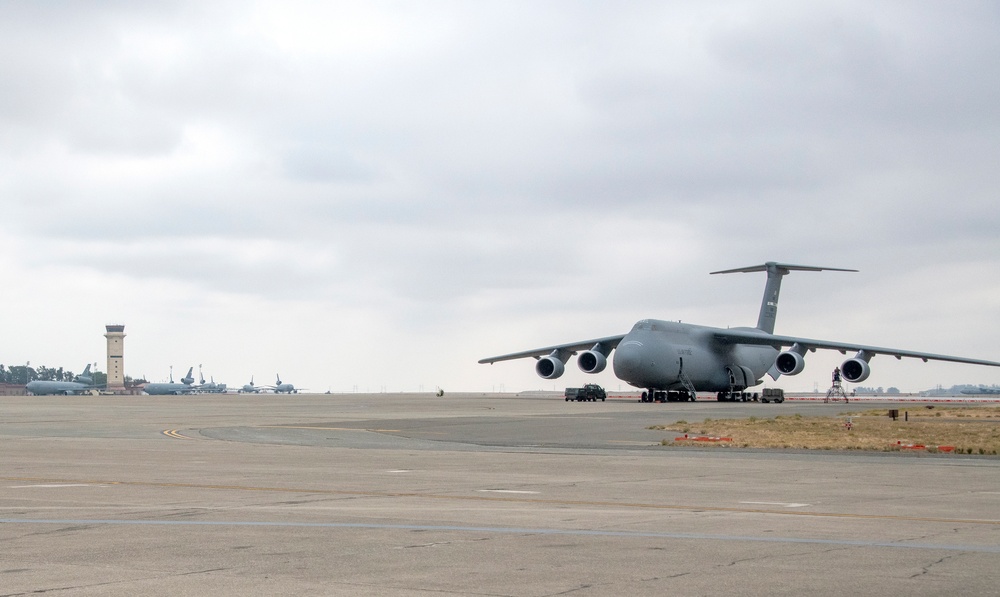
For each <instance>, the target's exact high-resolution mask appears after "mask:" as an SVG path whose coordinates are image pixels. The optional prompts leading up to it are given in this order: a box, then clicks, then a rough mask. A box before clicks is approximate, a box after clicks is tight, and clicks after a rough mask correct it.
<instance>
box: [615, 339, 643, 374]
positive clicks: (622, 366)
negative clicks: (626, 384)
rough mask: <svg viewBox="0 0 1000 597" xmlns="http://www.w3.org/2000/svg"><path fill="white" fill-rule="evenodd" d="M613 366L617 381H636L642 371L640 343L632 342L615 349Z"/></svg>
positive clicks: (623, 343) (624, 343)
mask: <svg viewBox="0 0 1000 597" xmlns="http://www.w3.org/2000/svg"><path fill="white" fill-rule="evenodd" d="M613 366H614V369H615V375H616V376H617V377H618V379H622V380H625V381H632V380H634V379H636V378H637V377H638V376H639V373H640V371H641V370H642V369H643V362H642V343H641V342H637V341H635V340H632V341H628V342H622V343H621V344H619V345H618V348H616V349H615V358H614V361H613Z"/></svg>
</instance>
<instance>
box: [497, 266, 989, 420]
mask: <svg viewBox="0 0 1000 597" xmlns="http://www.w3.org/2000/svg"><path fill="white" fill-rule="evenodd" d="M824 270H830V271H846V272H853V271H857V270H845V269H840V268H832V267H815V266H808V265H789V264H785V263H777V262H774V261H769V262H767V263H765V264H763V265H754V266H749V267H741V268H737V269H730V270H724V271H718V272H712V274H731V273H737V272H767V283H766V285H765V287H764V297H763V300H762V301H761V305H760V314H759V316H758V318H757V327H753V328H750V327H740V328H727V329H722V328H714V327H706V326H700V325H693V324H688V323H680V322H676V321H662V320H658V319H643V320H641V321H639V322H637V323H636V324H635V325H634V326H633V327H632V331H630V332H629V333H627V334H622V335H619V336H608V337H606V338H596V339H593V340H582V341H580V342H571V343H569V344H558V345H555V346H548V347H545V348H536V349H533V350H525V351H522V352H515V353H511V354H505V355H500V356H495V357H489V358H485V359H482V360H480V361H479V362H480V363H490V364H492V363H496V362H499V361H507V360H512V359H521V358H526V357H534V358H535V359H537V361H538V362H537V363H536V364H535V372H536V373H538V375H539V377H541V378H542V379H556V378H558V377H559V376H560V375H562V374H563V372H564V371H565V365H566V361H567V360H568V359H569V358H570V357H571V356H573V355H575V354H577V353H579V355H580V356H579V357H578V358H577V365H578V366H579V367H580V369H581V370H582V371H583V372H584V373H600V372H601V371H603V370H604V369H605V367H607V364H608V356H609V355H610V354H611V352H612V351H614V352H615V354H614V357H613V367H614V372H615V376H617V377H618V379H620V380H622V381H624V382H626V383H628V384H629V385H632V386H634V387H637V388H643V389H645V390H646V391H645V392H643V394H642V401H643V402H653V401H654V400H656V401H659V400H669V401H674V400H694V399H695V392H717V393H718V398H719V400H727V399H733V397H734V396H736V395H737V394H738V393H739V392H742V391H743V390H745V389H747V388H749V387H752V386H755V385H758V384H760V383H763V381H762V378H763V376H764V374H765V373H766V374H768V375H770V376H771V378H772V379H775V380H776V379H778V377H780V376H781V375H797V374H799V373H801V372H802V370H803V369H804V368H805V355H806V352H807V351H811V352H814V351H816V349H820V348H821V349H830V350H837V351H839V352H840V353H841V354H846V353H847V352H848V351H852V352H853V351H857V352H856V354H855V355H854V356H853V357H851V358H849V359H847V360H846V361H844V363H843V364H842V365H841V366H840V370H841V375H842V376H843V379H844V380H845V381H848V382H851V383H859V382H862V381H864V380H866V379H867V378H868V376H869V375H870V374H871V368H870V366H869V362H870V361H871V358H872V357H873V356H875V355H877V354H885V355H890V356H894V357H896V358H897V359H900V358H903V357H908V358H915V359H921V360H923V361H924V362H926V361H929V360H934V361H951V362H955V363H970V364H973V365H987V366H990V367H1000V363H998V362H995V361H984V360H980V359H969V358H964V357H952V356H946V355H939V354H928V353H923V352H914V351H909V350H899V349H895V348H880V347H876V346H866V345H863V344H851V343H846V342H830V341H827V340H813V339H810V338H799V337H795V336H777V335H775V334H774V323H775V318H776V316H777V313H778V292H779V290H780V289H781V278H782V277H783V276H785V275H787V274H789V273H790V272H792V271H824Z"/></svg>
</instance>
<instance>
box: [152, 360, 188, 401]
mask: <svg viewBox="0 0 1000 597" xmlns="http://www.w3.org/2000/svg"><path fill="white" fill-rule="evenodd" d="M192 373H194V367H191V368H190V369H188V372H187V375H185V376H184V377H182V378H181V383H176V382H174V374H173V372H171V374H170V381H169V382H159V383H148V384H146V387H145V388H143V390H144V391H145V392H146V393H147V394H149V395H150V396H164V395H169V394H174V395H178V394H193V393H194V392H195V391H196V390H197V388H196V387H194V386H193V385H191V384H193V383H194V377H192V376H191V374H192Z"/></svg>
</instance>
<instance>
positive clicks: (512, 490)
mask: <svg viewBox="0 0 1000 597" xmlns="http://www.w3.org/2000/svg"><path fill="white" fill-rule="evenodd" d="M476 491H478V492H480V493H522V494H528V495H535V494H538V493H541V492H538V491H518V490H516V489H477V490H476Z"/></svg>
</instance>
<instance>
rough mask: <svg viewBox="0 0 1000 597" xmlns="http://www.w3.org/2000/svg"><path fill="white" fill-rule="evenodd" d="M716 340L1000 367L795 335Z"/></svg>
mask: <svg viewBox="0 0 1000 597" xmlns="http://www.w3.org/2000/svg"><path fill="white" fill-rule="evenodd" d="M714 337H715V340H716V341H718V342H722V343H725V344H757V345H760V346H772V347H774V348H777V349H779V350H780V349H782V348H784V347H786V346H792V345H795V344H798V345H799V346H802V347H804V348H806V349H808V350H809V351H813V350H816V349H818V348H822V349H824V350H836V351H839V352H841V353H843V354H846V353H847V352H848V351H865V352H867V353H871V354H872V355H876V354H885V355H889V356H893V357H896V358H897V359H902V358H903V357H907V358H913V359H920V360H922V361H924V362H927V361H950V362H952V363H969V364H971V365H987V366H990V367H1000V363H998V362H996V361H984V360H982V359H969V358H965V357H953V356H948V355H943V354H932V353H927V352H916V351H913V350H900V349H898V348H883V347H881V346H867V345H865V344H849V343H846V342H831V341H828V340H813V339H811V338H797V337H795V336H775V335H773V334H765V333H761V332H755V331H750V330H719V331H717V332H715V333H714Z"/></svg>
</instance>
